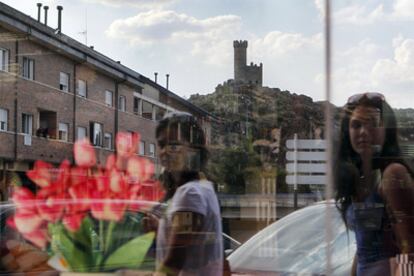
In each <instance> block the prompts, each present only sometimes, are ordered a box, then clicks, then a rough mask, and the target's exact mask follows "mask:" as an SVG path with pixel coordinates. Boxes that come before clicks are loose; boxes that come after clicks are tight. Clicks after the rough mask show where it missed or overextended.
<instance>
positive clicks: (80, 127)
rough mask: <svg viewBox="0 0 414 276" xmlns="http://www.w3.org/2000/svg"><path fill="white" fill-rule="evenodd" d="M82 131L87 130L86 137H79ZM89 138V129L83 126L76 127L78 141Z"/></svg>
mask: <svg viewBox="0 0 414 276" xmlns="http://www.w3.org/2000/svg"><path fill="white" fill-rule="evenodd" d="M80 129H83V130H85V136H83V137H79V130H80ZM87 137H88V129H87V128H86V127H83V126H77V127H76V140H80V139H84V138H87Z"/></svg>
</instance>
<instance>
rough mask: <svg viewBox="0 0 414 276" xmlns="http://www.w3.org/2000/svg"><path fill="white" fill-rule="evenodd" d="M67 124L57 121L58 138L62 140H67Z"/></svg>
mask: <svg viewBox="0 0 414 276" xmlns="http://www.w3.org/2000/svg"><path fill="white" fill-rule="evenodd" d="M68 130H69V125H68V124H65V123H59V132H58V139H59V140H62V141H68Z"/></svg>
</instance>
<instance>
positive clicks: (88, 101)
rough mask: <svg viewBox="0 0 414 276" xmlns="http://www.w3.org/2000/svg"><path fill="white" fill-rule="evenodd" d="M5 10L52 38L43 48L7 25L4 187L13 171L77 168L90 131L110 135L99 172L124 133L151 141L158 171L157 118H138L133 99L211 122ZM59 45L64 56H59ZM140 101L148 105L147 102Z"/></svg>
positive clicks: (2, 31) (2, 78)
mask: <svg viewBox="0 0 414 276" xmlns="http://www.w3.org/2000/svg"><path fill="white" fill-rule="evenodd" d="M0 5H1V6H4V9H2V10H1V11H0V13H4V14H5V15H6V16H10V18H11V19H12V20H15V21H16V22H24V24H27V26H28V27H33V28H39V29H37V30H38V31H39V32H41V31H42V32H44V34H45V35H47V36H49V37H48V38H47V39H45V41H39V38H36V36H35V35H33V37H32V35H31V34H27V33H26V34H25V33H22V32H21V31H19V30H16V29H15V28H14V27H15V26H13V25H12V24H11V23H10V22H7V23H6V22H2V21H0V38H7V39H0V49H6V50H7V51H8V56H9V60H8V64H9V66H8V72H3V71H0V108H1V109H4V110H7V114H8V116H7V130H6V131H0V170H3V173H2V174H0V183H1V182H2V180H3V182H4V180H5V176H4V175H5V173H4V172H5V171H7V170H13V169H10V168H13V167H14V170H25V169H28V168H30V167H31V166H32V164H33V161H35V160H38V159H41V160H45V161H47V162H51V163H55V164H57V163H60V162H61V161H63V160H64V159H69V160H70V161H73V154H72V147H73V143H74V141H75V140H76V138H77V135H78V127H83V128H85V129H86V134H87V136H88V137H91V135H92V133H91V130H92V129H91V123H99V124H101V125H102V127H103V130H102V135H103V136H104V134H105V133H108V134H111V135H112V145H111V148H110V149H107V148H104V145H103V143H102V144H101V145H98V146H97V147H96V154H97V157H98V162H99V164H101V165H103V164H105V161H106V158H107V156H108V155H109V154H111V153H113V152H114V144H115V137H116V133H117V132H118V131H134V132H139V133H140V134H141V138H142V140H143V141H145V155H147V157H148V158H151V159H152V160H153V161H154V162H155V163H157V160H156V157H155V158H153V157H150V156H148V153H149V145H150V144H156V140H155V128H156V120H155V119H156V118H155V116H153V117H152V118H144V117H143V116H142V115H141V114H139V113H138V112H137V110H134V97H135V98H136V97H137V95H138V96H141V95H142V97H144V98H145V99H148V101H150V102H151V104H152V106H158V107H160V108H162V110H164V109H169V110H182V111H187V112H191V113H193V114H194V115H196V116H197V117H205V116H208V114H207V113H205V112H204V111H202V110H200V109H198V108H196V107H194V106H192V105H191V104H190V103H188V102H186V101H185V100H183V99H180V98H179V97H178V96H176V95H175V94H173V93H172V92H170V91H168V90H166V89H165V88H163V87H161V86H159V85H158V84H156V83H154V82H152V81H150V80H149V79H148V78H145V77H143V76H141V75H139V74H138V73H136V72H133V71H132V70H130V69H128V68H126V67H121V66H120V65H119V64H116V63H115V62H113V61H111V60H109V59H108V58H106V57H103V56H102V58H100V56H99V55H96V52H94V51H93V50H91V49H90V48H88V47H86V46H84V45H78V44H79V43H78V42H72V44H73V45H71V44H70V43H69V47H68V43H66V44H65V43H64V42H66V41H70V38H65V39H62V38H61V37H60V36H61V35H59V34H51V33H50V30H49V29H50V28H48V27H47V26H44V27H41V26H38V23H37V22H36V21H34V20H32V19H31V18H29V17H27V18H25V16H23V15H22V14H19V13H17V11H15V10H12V9H11V8H10V7H7V6H6V5H4V4H1V3H0ZM7 12H9V13H7ZM19 20H20V21H19ZM31 24H33V25H31ZM16 26H17V27H18V25H17V23H16ZM17 27H16V28H17ZM52 39H55V41H54V42H53V41H52ZM49 40H50V41H49ZM56 41H57V42H56ZM49 42H50V45H49V44H48V43H49ZM52 42H53V43H52ZM59 43H62V45H60V44H59ZM56 44H59V47H61V48H62V49H65V50H62V49H59V48H57V46H56ZM71 47H72V48H71ZM79 49H80V50H79ZM76 51H77V52H76ZM82 51H83V52H82ZM72 52H76V53H77V55H78V56H79V55H80V54H83V55H84V60H83V61H79V58H78V56H71V55H74V54H73V53H72ZM79 53H80V54H79ZM90 56H94V60H92V61H89V60H90V59H89V58H90ZM25 57H26V58H30V59H31V60H33V61H34V79H33V80H29V79H25V78H24V77H23V59H24V58H25ZM61 72H63V73H66V74H67V75H68V76H69V83H68V91H61V90H60V89H59V88H60V73H61ZM129 75H131V76H132V77H131V76H129ZM119 76H125V78H124V79H122V78H123V77H119ZM78 80H82V81H85V82H86V84H87V91H86V92H87V93H86V97H82V96H80V95H78V92H77V86H78V85H77V81H78ZM106 90H108V91H111V92H112V106H108V105H107V104H106V103H105V93H106V92H105V91H106ZM119 96H123V97H125V103H126V105H125V110H124V111H121V110H118V106H117V105H118V99H119ZM140 100H141V103H142V100H143V99H140ZM23 114H25V115H24V116H25V117H26V116H27V115H29V116H32V127H31V135H27V134H24V133H23V132H24V130H23ZM154 114H155V111H154ZM59 124H64V125H63V126H62V127H64V126H67V128H68V129H67V130H68V131H67V133H66V135H63V136H62V137H65V138H67V139H66V140H62V139H59ZM27 136H30V137H27ZM62 137H60V138H62ZM101 138H102V140H103V137H101ZM7 164H12V165H9V166H6V165H7ZM13 164H23V166H13ZM1 166H2V167H1Z"/></svg>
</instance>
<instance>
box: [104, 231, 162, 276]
mask: <svg viewBox="0 0 414 276" xmlns="http://www.w3.org/2000/svg"><path fill="white" fill-rule="evenodd" d="M154 237H155V233H154V232H150V233H147V234H144V235H141V236H139V237H136V238H135V239H133V240H131V241H129V242H127V243H125V244H124V245H122V246H121V247H119V248H118V249H117V250H115V252H114V253H112V254H111V255H110V256H109V257H108V258H107V259H106V261H105V263H104V266H103V268H104V270H112V269H116V268H139V267H140V266H141V264H142V263H143V261H144V260H145V256H146V254H147V252H148V249H149V248H150V247H151V244H152V242H153V240H154Z"/></svg>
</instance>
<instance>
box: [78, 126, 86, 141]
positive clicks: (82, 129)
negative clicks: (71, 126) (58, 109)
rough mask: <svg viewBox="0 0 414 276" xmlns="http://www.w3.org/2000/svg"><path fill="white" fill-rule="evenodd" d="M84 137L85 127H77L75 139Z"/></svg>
mask: <svg viewBox="0 0 414 276" xmlns="http://www.w3.org/2000/svg"><path fill="white" fill-rule="evenodd" d="M85 137H86V127H78V129H77V136H76V139H77V140H80V139H83V138H85Z"/></svg>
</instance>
